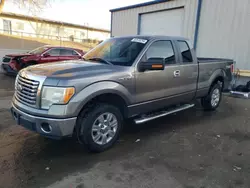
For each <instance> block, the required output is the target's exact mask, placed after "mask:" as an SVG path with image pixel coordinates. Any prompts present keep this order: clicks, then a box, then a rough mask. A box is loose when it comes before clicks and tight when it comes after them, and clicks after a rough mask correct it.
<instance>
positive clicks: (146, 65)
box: [139, 58, 165, 72]
mask: <svg viewBox="0 0 250 188" xmlns="http://www.w3.org/2000/svg"><path fill="white" fill-rule="evenodd" d="M164 68H165V59H164V58H149V59H148V60H147V61H146V62H141V63H140V65H139V71H140V72H144V71H146V70H164Z"/></svg>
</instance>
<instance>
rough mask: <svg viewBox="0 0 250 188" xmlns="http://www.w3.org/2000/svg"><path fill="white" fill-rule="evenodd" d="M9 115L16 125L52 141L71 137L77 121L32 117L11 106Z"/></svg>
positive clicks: (73, 119) (72, 119)
mask: <svg viewBox="0 0 250 188" xmlns="http://www.w3.org/2000/svg"><path fill="white" fill-rule="evenodd" d="M11 113H12V116H13V118H14V119H15V121H16V122H17V124H18V125H21V126H23V127H25V128H26V129H29V130H31V131H34V132H37V133H38V134H41V135H42V136H45V137H49V138H52V139H61V138H62V137H69V136H72V135H73V131H74V127H75V124H76V119H77V118H76V117H73V118H67V119H52V118H44V117H39V116H33V115H30V114H27V113H25V112H23V111H21V110H19V109H18V108H17V107H16V106H14V105H13V104H12V107H11Z"/></svg>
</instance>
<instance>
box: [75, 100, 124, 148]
mask: <svg viewBox="0 0 250 188" xmlns="http://www.w3.org/2000/svg"><path fill="white" fill-rule="evenodd" d="M122 121H123V117H122V115H121V112H120V111H119V109H118V108H117V107H115V106H113V105H109V104H97V105H94V106H93V107H91V108H89V109H88V110H83V111H82V113H81V114H80V115H79V117H78V120H77V127H76V131H77V137H78V140H79V141H80V143H81V144H84V145H85V146H86V147H87V148H88V149H89V150H90V151H92V152H102V151H105V150H107V149H109V148H110V147H112V146H113V145H114V144H115V142H116V141H117V140H118V138H119V135H120V132H121V128H122Z"/></svg>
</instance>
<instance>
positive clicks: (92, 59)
mask: <svg viewBox="0 0 250 188" xmlns="http://www.w3.org/2000/svg"><path fill="white" fill-rule="evenodd" d="M85 60H86V61H98V62H100V63H105V64H108V65H113V64H112V63H111V62H109V61H107V60H106V59H102V58H99V57H93V58H89V59H85Z"/></svg>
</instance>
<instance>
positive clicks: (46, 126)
mask: <svg viewBox="0 0 250 188" xmlns="http://www.w3.org/2000/svg"><path fill="white" fill-rule="evenodd" d="M41 129H42V131H43V132H44V133H51V131H52V127H51V126H50V125H49V124H48V123H42V124H41Z"/></svg>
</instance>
